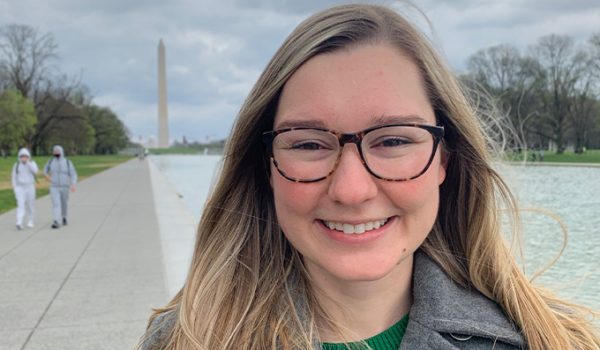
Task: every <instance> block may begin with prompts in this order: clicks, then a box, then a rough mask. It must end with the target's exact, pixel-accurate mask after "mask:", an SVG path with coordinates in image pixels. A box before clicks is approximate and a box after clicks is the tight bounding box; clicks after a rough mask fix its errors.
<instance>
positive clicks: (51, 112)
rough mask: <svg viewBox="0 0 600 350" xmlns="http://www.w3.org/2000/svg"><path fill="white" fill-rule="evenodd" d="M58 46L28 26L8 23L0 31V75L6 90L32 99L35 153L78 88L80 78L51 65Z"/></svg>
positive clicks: (32, 144)
mask: <svg viewBox="0 0 600 350" xmlns="http://www.w3.org/2000/svg"><path fill="white" fill-rule="evenodd" d="M57 50H58V45H57V44H56V42H55V41H54V38H53V36H52V35H51V34H50V33H46V34H43V35H42V34H40V33H38V31H37V30H36V29H34V28H32V27H30V26H27V25H20V24H10V25H6V26H4V27H1V28H0V76H2V78H3V80H4V84H5V85H7V87H13V88H15V89H17V90H18V91H20V92H21V94H22V95H23V96H24V97H26V98H28V99H30V100H32V101H33V103H34V106H35V110H36V115H37V119H38V122H37V124H36V129H35V131H34V132H33V133H32V134H31V135H29V143H30V144H31V147H32V149H33V151H34V152H35V153H37V152H39V151H40V147H41V146H42V145H43V144H44V140H45V139H46V138H47V137H48V135H49V132H50V131H51V129H52V125H56V124H58V123H57V122H56V119H59V118H62V117H63V116H61V115H60V113H57V112H58V111H60V110H61V108H63V105H64V104H65V103H66V102H67V101H68V99H69V98H70V96H71V94H72V93H73V91H75V89H76V88H77V86H78V85H79V78H69V77H68V76H66V75H63V74H60V73H59V72H58V70H57V69H56V68H55V67H54V66H53V65H52V62H53V60H55V59H56V58H57V57H58V54H57Z"/></svg>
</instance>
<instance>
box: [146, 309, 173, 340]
mask: <svg viewBox="0 0 600 350" xmlns="http://www.w3.org/2000/svg"><path fill="white" fill-rule="evenodd" d="M175 322H177V312H176V311H174V310H170V311H166V312H163V313H162V314H160V315H158V316H156V318H155V319H154V320H152V322H151V323H150V325H149V326H148V329H147V330H146V333H145V334H144V337H143V340H142V346H141V349H142V350H158V349H163V348H165V346H166V345H167V340H168V337H169V334H170V333H171V330H172V329H173V327H174V326H175Z"/></svg>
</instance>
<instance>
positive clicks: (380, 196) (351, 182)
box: [271, 44, 445, 282]
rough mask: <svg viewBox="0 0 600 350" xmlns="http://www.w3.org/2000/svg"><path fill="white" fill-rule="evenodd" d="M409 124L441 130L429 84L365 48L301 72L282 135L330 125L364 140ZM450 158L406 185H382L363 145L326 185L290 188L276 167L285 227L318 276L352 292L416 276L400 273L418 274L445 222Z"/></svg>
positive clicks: (284, 109) (406, 65)
mask: <svg viewBox="0 0 600 350" xmlns="http://www.w3.org/2000/svg"><path fill="white" fill-rule="evenodd" d="M398 117H400V119H399V118H398ZM419 118H420V119H419ZM399 120H400V121H403V120H406V122H411V123H415V122H416V123H420V124H429V125H435V124H436V121H435V117H434V112H433V109H432V107H431V105H430V103H429V100H428V98H427V96H426V94H425V90H424V87H423V81H422V78H421V75H420V73H419V71H418V69H417V67H416V65H415V64H413V63H412V62H411V61H410V60H409V59H408V58H406V57H405V56H403V55H402V54H400V52H399V51H397V50H396V49H394V48H392V47H391V46H388V45H383V44H381V45H364V46H358V47H356V48H351V49H348V50H345V49H344V50H339V51H336V52H333V53H328V54H321V55H318V56H316V57H314V58H312V59H310V60H309V61H307V62H306V63H305V64H304V65H303V66H301V67H300V69H299V70H298V71H297V72H296V73H295V74H294V75H293V76H292V77H291V78H290V80H289V81H288V82H287V83H286V85H285V86H284V89H283V92H282V95H281V98H280V101H279V105H278V108H277V112H276V116H275V122H274V129H275V130H277V129H280V128H282V127H284V126H285V127H289V126H306V125H321V126H322V127H324V128H327V129H330V130H335V131H339V132H343V133H354V132H357V131H361V130H364V129H366V128H369V127H372V126H375V125H380V124H381V123H382V122H383V123H389V124H391V123H398V121H399ZM440 153H441V152H439V150H438V152H436V156H435V158H434V159H433V162H432V164H431V166H430V167H429V169H428V170H427V172H426V173H424V174H423V175H421V176H420V177H418V178H416V179H413V180H409V181H404V182H388V181H385V180H380V179H377V178H375V177H374V176H372V175H371V174H370V173H369V172H368V171H367V169H365V167H364V165H363V164H362V162H361V158H360V155H359V153H358V149H357V148H356V146H355V145H354V144H347V145H345V146H344V148H343V151H342V156H341V158H340V161H339V163H338V165H337V168H336V170H335V172H334V173H333V174H332V175H331V176H329V177H328V178H326V179H324V180H322V181H319V182H314V183H296V182H292V181H289V180H287V179H285V178H284V177H283V176H281V174H279V172H278V171H277V170H276V169H275V167H274V166H273V164H271V174H272V175H271V186H272V188H273V193H274V199H275V208H276V211H277V218H278V221H279V224H280V226H281V228H282V230H283V232H284V234H285V236H286V237H287V239H288V240H289V241H290V242H291V244H292V245H293V246H294V247H295V248H296V249H297V250H298V251H299V252H300V253H301V254H302V256H303V259H304V262H305V264H306V266H307V268H308V271H309V273H310V274H311V275H313V276H314V277H321V278H327V279H328V280H332V279H333V280H340V281H348V282H350V281H373V280H378V279H380V278H383V277H385V276H387V275H388V274H390V273H391V272H393V271H396V272H399V273H411V271H397V270H402V269H405V270H408V269H411V268H412V264H402V262H403V261H404V260H405V259H406V258H407V257H412V254H413V253H414V251H415V250H416V249H417V248H418V247H419V246H420V245H421V243H422V242H423V240H424V239H425V238H426V236H427V234H428V233H429V231H430V230H431V228H432V226H433V223H434V221H435V218H436V214H437V210H438V202H439V185H440V184H441V183H442V181H444V177H445V169H444V166H443V164H442V162H441V160H440ZM383 221H385V224H384V225H383V226H381V227H379V228H377V229H375V228H373V229H372V230H369V231H365V232H364V233H360V234H345V233H344V232H342V231H338V230H336V229H330V228H329V227H328V224H331V223H334V224H342V226H343V225H344V224H346V225H353V226H354V227H356V226H358V227H361V224H364V225H365V227H366V228H370V227H371V226H373V227H376V226H377V224H376V223H381V222H383ZM359 231H360V230H359ZM407 261H412V260H407Z"/></svg>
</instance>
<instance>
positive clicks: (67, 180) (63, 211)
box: [44, 145, 77, 229]
mask: <svg viewBox="0 0 600 350" xmlns="http://www.w3.org/2000/svg"><path fill="white" fill-rule="evenodd" d="M52 155H53V157H52V158H50V160H49V161H48V163H46V166H45V167H44V176H45V177H46V179H47V180H48V181H50V198H51V199H52V217H53V220H54V221H53V223H52V228H54V229H56V228H59V227H60V223H61V219H62V225H63V226H65V225H66V224H67V207H68V202H69V190H70V191H71V192H75V184H76V183H77V171H75V167H74V166H73V163H71V161H70V160H68V159H67V158H65V152H64V150H63V148H62V147H61V146H59V145H56V146H54V147H53V148H52Z"/></svg>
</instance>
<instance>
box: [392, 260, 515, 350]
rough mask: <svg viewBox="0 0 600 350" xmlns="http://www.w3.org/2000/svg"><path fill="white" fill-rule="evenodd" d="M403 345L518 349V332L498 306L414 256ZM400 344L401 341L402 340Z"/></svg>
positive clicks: (434, 266) (429, 262)
mask: <svg viewBox="0 0 600 350" xmlns="http://www.w3.org/2000/svg"><path fill="white" fill-rule="evenodd" d="M413 299H414V301H413V305H412V307H411V311H410V322H409V324H408V328H407V331H406V335H405V340H406V342H407V344H411V343H412V344H413V345H414V346H413V348H419V347H418V346H416V345H417V344H420V346H423V345H425V344H424V343H423V342H427V344H429V346H431V347H432V348H436V349H437V348H441V349H444V348H445V347H444V346H443V345H442V344H445V345H446V346H447V348H449V349H456V348H459V349H485V348H490V349H491V348H495V349H522V348H525V342H524V340H523V337H522V335H521V333H520V331H519V330H518V329H517V328H516V327H515V325H514V324H513V323H512V322H511V321H510V320H509V319H508V317H507V316H506V315H505V313H504V312H503V310H502V309H501V308H500V306H499V305H498V304H497V303H496V302H495V301H493V300H490V299H488V298H487V297H485V296H484V295H483V294H481V293H480V292H479V291H477V290H476V289H475V288H463V287H462V286H460V285H458V284H456V283H455V282H454V281H453V280H452V279H451V278H450V277H449V276H448V275H446V274H445V273H444V271H443V270H442V269H441V268H440V267H439V266H438V265H437V264H436V263H435V262H434V261H433V260H431V259H430V258H429V257H428V256H427V255H426V254H425V253H423V252H421V251H418V252H417V253H415V263H414V272H413ZM403 344H404V341H403Z"/></svg>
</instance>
